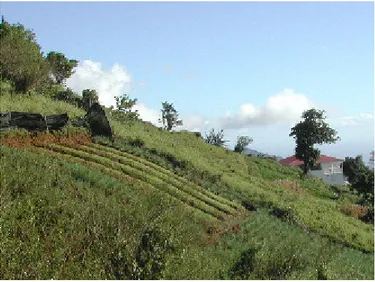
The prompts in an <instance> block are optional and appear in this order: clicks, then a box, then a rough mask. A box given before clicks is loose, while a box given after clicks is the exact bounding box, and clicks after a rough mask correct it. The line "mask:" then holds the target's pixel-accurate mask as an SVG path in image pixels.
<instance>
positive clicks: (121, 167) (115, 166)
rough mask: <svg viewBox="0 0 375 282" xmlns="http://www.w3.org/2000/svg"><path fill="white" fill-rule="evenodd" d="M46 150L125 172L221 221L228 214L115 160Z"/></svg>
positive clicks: (67, 150) (57, 148)
mask: <svg viewBox="0 0 375 282" xmlns="http://www.w3.org/2000/svg"><path fill="white" fill-rule="evenodd" d="M45 146H46V148H49V149H51V150H54V151H57V152H61V153H64V154H69V155H72V156H75V157H79V158H82V159H84V160H89V161H94V162H97V163H100V164H102V165H106V166H108V167H111V168H112V169H115V170H117V171H120V172H123V173H125V174H127V175H129V176H131V177H133V178H136V179H138V180H141V181H143V182H145V183H148V184H150V185H152V186H153V187H155V188H157V189H160V190H162V191H165V192H167V193H169V194H170V195H173V196H174V197H176V198H177V199H179V200H181V201H182V202H184V203H186V204H188V205H191V206H193V207H195V208H196V209H198V210H200V211H202V212H205V213H207V214H210V215H212V216H214V217H216V218H218V219H220V220H222V219H224V218H225V217H226V214H225V213H224V212H222V211H221V210H219V209H217V208H216V207H214V206H212V205H208V204H207V203H205V202H204V201H202V200H201V199H198V198H196V197H193V196H191V195H189V194H188V193H186V192H185V191H182V190H180V189H178V188H176V187H175V186H173V185H170V184H168V183H167V182H165V181H163V180H162V179H160V178H158V177H155V176H151V175H149V174H148V173H147V170H146V171H141V170H138V169H136V168H134V167H132V166H130V165H125V164H121V163H114V162H113V160H111V159H108V158H105V157H101V156H98V155H92V154H90V153H86V152H83V151H79V150H75V149H72V148H68V147H64V146H59V145H50V144H48V145H45Z"/></svg>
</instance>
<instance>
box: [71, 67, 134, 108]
mask: <svg viewBox="0 0 375 282" xmlns="http://www.w3.org/2000/svg"><path fill="white" fill-rule="evenodd" d="M66 84H67V86H68V87H69V88H71V89H73V91H75V92H77V93H79V94H81V93H82V90H84V89H95V90H96V91H97V92H98V96H99V102H100V103H101V104H102V105H105V106H107V107H108V106H111V105H115V99H114V96H119V95H122V94H124V93H127V92H129V91H130V87H131V77H130V75H129V73H128V72H127V71H126V69H125V68H124V67H122V66H121V65H119V64H118V63H115V64H114V65H113V66H112V68H111V69H109V70H104V69H103V67H102V65H101V63H100V62H93V61H91V60H85V61H82V62H80V63H79V64H78V66H77V68H76V69H75V73H74V74H73V75H72V76H71V77H70V78H69V79H68V80H67V82H66Z"/></svg>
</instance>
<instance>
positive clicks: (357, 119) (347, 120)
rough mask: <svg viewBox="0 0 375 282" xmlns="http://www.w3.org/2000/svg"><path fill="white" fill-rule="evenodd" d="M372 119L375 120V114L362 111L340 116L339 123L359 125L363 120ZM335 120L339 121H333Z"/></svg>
mask: <svg viewBox="0 0 375 282" xmlns="http://www.w3.org/2000/svg"><path fill="white" fill-rule="evenodd" d="M371 120H372V121H374V115H373V114H366V113H360V114H358V115H354V116H346V117H341V118H338V125H343V126H358V125H360V124H361V123H363V122H367V121H371ZM333 122H335V123H337V122H336V121H333Z"/></svg>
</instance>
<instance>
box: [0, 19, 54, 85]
mask: <svg viewBox="0 0 375 282" xmlns="http://www.w3.org/2000/svg"><path fill="white" fill-rule="evenodd" d="M0 42H1V44H0V74H1V78H2V79H5V80H11V81H12V82H13V83H14V87H15V90H16V91H17V92H27V91H29V90H32V89H35V88H37V87H38V86H41V85H42V84H43V83H45V82H47V81H48V80H49V78H48V65H47V63H46V61H45V58H44V57H43V53H42V52H41V48H40V46H39V45H38V43H37V41H36V35H35V33H33V32H32V31H31V30H29V29H26V28H25V27H24V26H23V25H22V24H19V23H18V24H12V25H10V24H9V23H8V22H7V21H5V20H4V18H3V19H2V21H1V24H0Z"/></svg>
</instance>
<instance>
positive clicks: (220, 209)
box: [41, 144, 244, 220]
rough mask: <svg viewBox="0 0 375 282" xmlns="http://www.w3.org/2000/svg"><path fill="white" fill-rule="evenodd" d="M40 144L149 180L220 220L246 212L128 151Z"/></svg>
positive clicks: (70, 155) (149, 183) (137, 178)
mask: <svg viewBox="0 0 375 282" xmlns="http://www.w3.org/2000/svg"><path fill="white" fill-rule="evenodd" d="M41 146H43V148H47V149H49V150H51V151H53V152H56V153H59V154H60V155H61V156H65V157H67V158H70V157H74V158H78V159H80V160H81V161H85V162H86V163H87V164H90V163H93V164H94V165H96V166H98V165H100V166H102V167H107V168H110V169H111V170H112V171H115V172H117V173H123V174H125V175H127V176H128V177H130V179H134V180H137V181H141V182H144V183H147V184H148V185H149V186H150V187H152V188H154V189H158V190H159V191H163V192H164V193H167V194H168V195H170V196H172V197H174V198H175V199H177V200H179V201H181V202H182V203H184V204H186V205H189V206H191V207H194V208H195V209H196V210H199V211H200V212H203V213H205V214H206V215H209V216H212V217H214V218H216V219H219V220H224V219H225V218H226V217H227V216H228V215H236V214H238V213H240V212H244V209H243V208H242V207H241V206H240V205H238V204H236V203H234V202H230V201H228V200H226V199H224V198H222V197H220V196H216V195H215V194H213V193H210V192H209V191H206V190H204V189H203V188H202V187H199V186H197V185H194V184H193V183H191V182H189V181H188V180H186V179H184V178H182V177H179V176H176V175H174V174H173V173H172V172H170V171H168V170H166V169H163V168H161V167H159V166H157V165H155V164H153V163H151V162H149V161H147V160H144V159H143V160H141V159H140V158H139V157H135V156H132V155H131V154H127V153H125V152H121V151H118V150H115V149H111V148H107V147H105V146H101V145H95V144H90V145H73V144H70V145H65V146H61V145H56V144H43V145H41Z"/></svg>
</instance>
